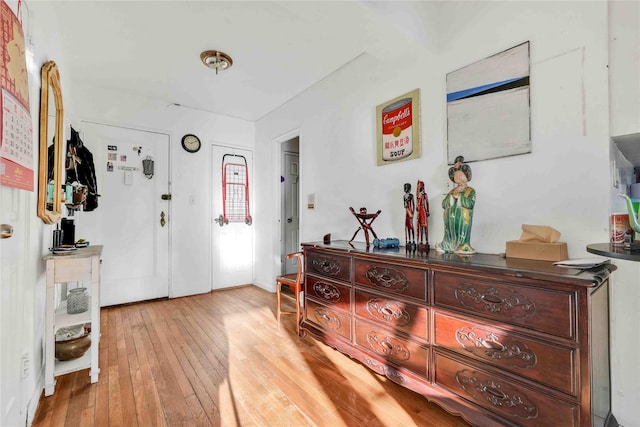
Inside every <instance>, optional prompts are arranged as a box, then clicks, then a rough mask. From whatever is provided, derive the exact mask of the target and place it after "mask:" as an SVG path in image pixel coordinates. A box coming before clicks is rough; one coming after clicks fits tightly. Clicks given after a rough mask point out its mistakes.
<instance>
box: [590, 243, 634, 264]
mask: <svg viewBox="0 0 640 427" xmlns="http://www.w3.org/2000/svg"><path fill="white" fill-rule="evenodd" d="M636 247H637V243H636V244H634V246H633V247H632V248H625V247H624V246H618V245H613V244H611V243H591V244H589V245H587V252H589V253H592V254H596V255H602V256H606V257H610V258H618V259H626V260H627V261H640V249H636Z"/></svg>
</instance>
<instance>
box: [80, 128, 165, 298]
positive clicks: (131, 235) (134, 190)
mask: <svg viewBox="0 0 640 427" xmlns="http://www.w3.org/2000/svg"><path fill="white" fill-rule="evenodd" d="M80 136H81V138H82V140H83V142H84V144H85V145H86V146H87V148H89V150H90V151H91V152H92V153H93V156H94V165H95V168H96V176H97V181H98V193H100V198H99V199H98V208H97V209H96V210H95V211H93V212H86V213H82V214H80V215H79V219H78V225H77V226H76V239H79V238H86V239H87V240H90V241H91V244H101V245H104V248H103V252H102V283H101V292H100V304H101V305H102V306H108V305H114V304H123V303H129V302H134V301H142V300H148V299H154V298H162V297H167V296H169V234H170V228H171V227H170V203H171V202H170V201H169V200H163V198H162V195H163V194H169V135H167V134H164V133H158V132H149V131H145V130H138V129H129V128H123V127H117V126H109V125H103V124H97V123H91V122H83V123H82V129H80ZM147 158H148V159H150V160H152V161H153V175H152V176H145V173H144V172H145V171H144V169H143V160H145V159H147Z"/></svg>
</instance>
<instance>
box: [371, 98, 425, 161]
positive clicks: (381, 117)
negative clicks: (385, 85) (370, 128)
mask: <svg viewBox="0 0 640 427" xmlns="http://www.w3.org/2000/svg"><path fill="white" fill-rule="evenodd" d="M420 146H421V143H420V89H414V90H412V91H411V92H408V93H405V94H403V95H400V96H398V97H396V98H393V99H391V100H389V101H387V102H384V103H382V104H380V105H378V106H377V107H376V147H377V148H376V151H377V165H378V166H383V165H388V164H391V163H398V162H401V161H406V160H412V159H417V158H419V157H420V154H421V153H420Z"/></svg>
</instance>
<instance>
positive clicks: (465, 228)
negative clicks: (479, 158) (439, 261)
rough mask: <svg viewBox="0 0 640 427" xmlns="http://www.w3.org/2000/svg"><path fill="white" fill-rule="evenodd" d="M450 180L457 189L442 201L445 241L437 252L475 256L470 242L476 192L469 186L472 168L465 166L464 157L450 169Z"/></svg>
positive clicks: (456, 161) (457, 158)
mask: <svg viewBox="0 0 640 427" xmlns="http://www.w3.org/2000/svg"><path fill="white" fill-rule="evenodd" d="M449 179H450V180H451V181H453V183H454V184H455V187H454V188H453V189H452V190H451V191H449V193H448V194H447V195H446V197H445V198H444V200H443V201H442V208H443V209H444V213H443V218H444V239H443V240H442V242H440V243H437V244H436V251H437V252H445V253H451V252H453V253H457V254H473V253H475V252H476V251H475V249H473V248H472V247H471V244H470V243H469V240H470V239H471V223H472V222H473V207H474V205H475V203H476V190H474V189H473V188H472V187H469V186H468V185H467V183H468V182H469V181H471V167H469V165H466V164H464V157H462V156H458V157H456V160H455V164H454V165H453V166H452V167H450V168H449Z"/></svg>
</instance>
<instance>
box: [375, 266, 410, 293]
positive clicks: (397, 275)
mask: <svg viewBox="0 0 640 427" xmlns="http://www.w3.org/2000/svg"><path fill="white" fill-rule="evenodd" d="M365 275H366V277H367V279H368V280H369V283H371V284H372V285H373V286H379V287H382V288H385V289H391V290H395V291H404V290H405V289H407V288H408V287H409V280H408V279H407V278H406V277H405V275H404V274H402V272H401V271H398V270H394V269H393V268H384V267H371V268H369V269H368V270H367V272H366V274H365Z"/></svg>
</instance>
